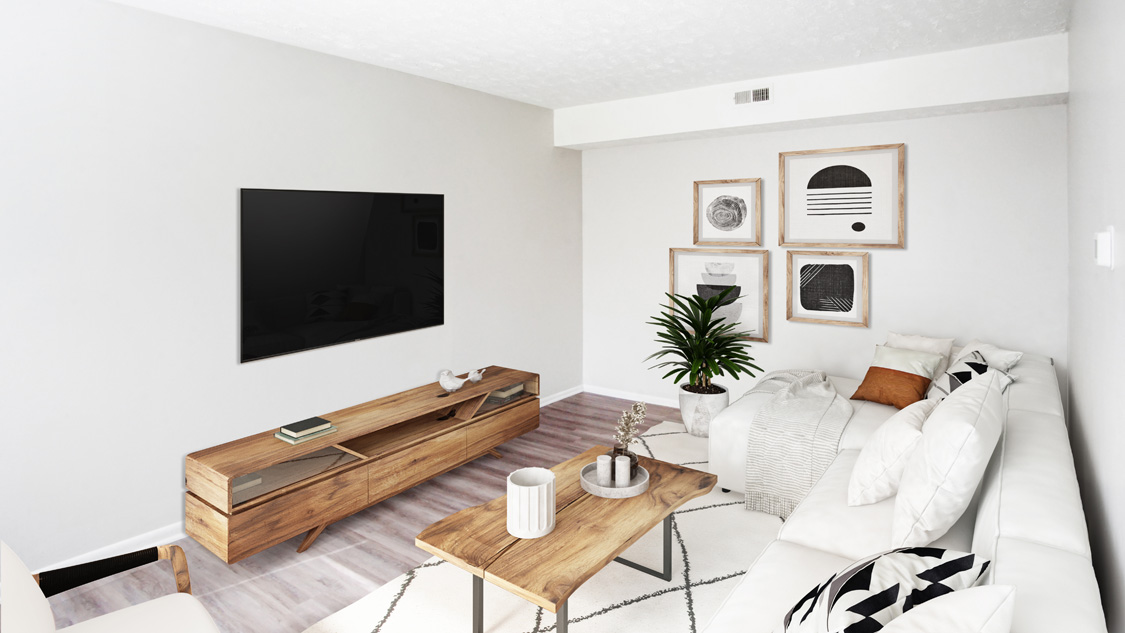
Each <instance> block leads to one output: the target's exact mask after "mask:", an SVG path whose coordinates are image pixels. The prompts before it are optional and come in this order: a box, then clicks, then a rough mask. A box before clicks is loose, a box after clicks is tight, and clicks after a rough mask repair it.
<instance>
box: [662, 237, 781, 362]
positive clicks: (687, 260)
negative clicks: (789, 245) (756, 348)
mask: <svg viewBox="0 0 1125 633" xmlns="http://www.w3.org/2000/svg"><path fill="white" fill-rule="evenodd" d="M668 265H669V266H670V268H671V270H670V272H669V279H670V280H671V288H670V289H669V292H671V293H672V294H677V295H686V296H691V295H698V296H700V297H702V298H704V299H709V298H711V297H714V296H717V295H718V294H720V293H722V292H723V291H724V290H726V289H728V288H731V287H733V288H734V290H732V291H731V292H730V294H728V295H727V301H725V302H724V303H723V305H721V306H719V308H718V310H716V312H715V316H717V317H719V318H722V319H724V320H726V321H727V322H730V323H738V324H739V326H738V327H737V328H736V330H735V331H737V332H739V333H741V334H742V335H743V336H744V337H745V338H746V339H747V340H751V341H757V342H759V343H766V342H768V341H769V251H759V250H741V249H718V248H714V249H707V248H673V249H670V250H669V262H668Z"/></svg>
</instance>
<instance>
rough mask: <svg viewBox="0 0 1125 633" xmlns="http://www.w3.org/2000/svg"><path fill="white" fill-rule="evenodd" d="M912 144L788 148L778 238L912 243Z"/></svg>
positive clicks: (795, 242)
mask: <svg viewBox="0 0 1125 633" xmlns="http://www.w3.org/2000/svg"><path fill="white" fill-rule="evenodd" d="M905 180H906V145H905V144H903V143H897V144H893V145H868V146H865V147H843V148H838V149H813V150H803V151H798V152H782V153H781V154H780V155H779V157H778V185H777V186H778V193H777V199H778V220H777V224H778V227H777V231H778V237H777V240H778V241H777V243H778V245H780V246H802V247H815V248H905V247H906V184H905Z"/></svg>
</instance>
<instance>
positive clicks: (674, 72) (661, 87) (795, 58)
mask: <svg viewBox="0 0 1125 633" xmlns="http://www.w3.org/2000/svg"><path fill="white" fill-rule="evenodd" d="M117 1H119V2H120V3H121V4H128V5H131V6H135V7H140V8H144V9H148V10H151V11H155V12H158V13H164V14H167V15H172V16H176V17H180V18H184V19H188V20H192V21H195V22H201V23H203V24H209V25H212V26H217V27H220V28H224V29H229V30H231V31H237V32H240V33H247V34H250V35H255V36H258V37H262V38H265V39H269V40H274V41H278V42H284V43H286V44H292V45H294V46H300V47H302V48H308V49H312V50H316V51H321V52H324V53H329V54H332V55H338V56H340V57H346V58H349V59H354V60H359V61H363V62H368V63H371V64H375V65H377V66H383V67H386V68H393V69H395V70H400V71H403V72H407V73H411V74H414V75H420V76H423V77H429V78H431V79H437V80H439V81H444V82H448V83H451V84H455V85H459V86H465V87H467V88H473V89H476V90H480V91H483V92H487V93H491V94H495V95H500V96H503V97H508V98H510V99H516V100H518V101H524V102H527V103H533V104H536V105H541V106H546V107H549V108H560V107H566V106H573V105H580V104H586V103H595V102H599V101H610V100H614V99H622V98H628V97H639V96H645V95H651V94H658V93H662V92H671V91H675V90H684V89H687V88H696V87H699V86H706V85H711V84H718V83H726V82H732V81H741V80H746V79H754V78H757V77H765V76H770V75H779V74H786V73H793V72H801V71H807V70H816V69H821V68H831V67H835V66H845V65H851V64H858V63H864V62H872V61H879V60H884V59H891V58H896V57H909V56H912V55H921V54H926V53H934V52H940V51H947V50H952V49H957V48H967V47H971V46H980V45H983V44H993V43H998V42H1005V41H1010V40H1018V39H1025V38H1029V37H1036V36H1040V35H1048V34H1051V33H1059V32H1062V31H1065V30H1066V26H1067V15H1068V13H1069V8H1070V0H818V1H809V0H805V1H800V0H695V1H685V0H618V1H617V2H614V1H613V0H460V1H458V0H117Z"/></svg>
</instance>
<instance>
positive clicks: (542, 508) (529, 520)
mask: <svg viewBox="0 0 1125 633" xmlns="http://www.w3.org/2000/svg"><path fill="white" fill-rule="evenodd" d="M554 529H555V473H553V472H551V471H549V470H547V469H546V468H521V469H519V470H517V471H515V472H514V473H512V474H510V475H508V534H511V535H512V536H515V537H517V538H539V537H540V536H546V535H548V534H550V533H551V531H552V530H554Z"/></svg>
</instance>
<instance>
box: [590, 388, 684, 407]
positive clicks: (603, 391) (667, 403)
mask: <svg viewBox="0 0 1125 633" xmlns="http://www.w3.org/2000/svg"><path fill="white" fill-rule="evenodd" d="M583 391H587V392H589V393H596V394H598V395H599V396H609V397H611V398H621V399H623V400H632V401H634V402H638V401H639V402H647V403H648V404H656V405H660V406H662V407H672V408H673V409H679V408H680V401H679V399H677V398H662V397H660V396H652V395H648V394H644V393H633V392H631V391H621V390H619V389H609V388H606V387H599V386H597V385H584V386H583Z"/></svg>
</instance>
